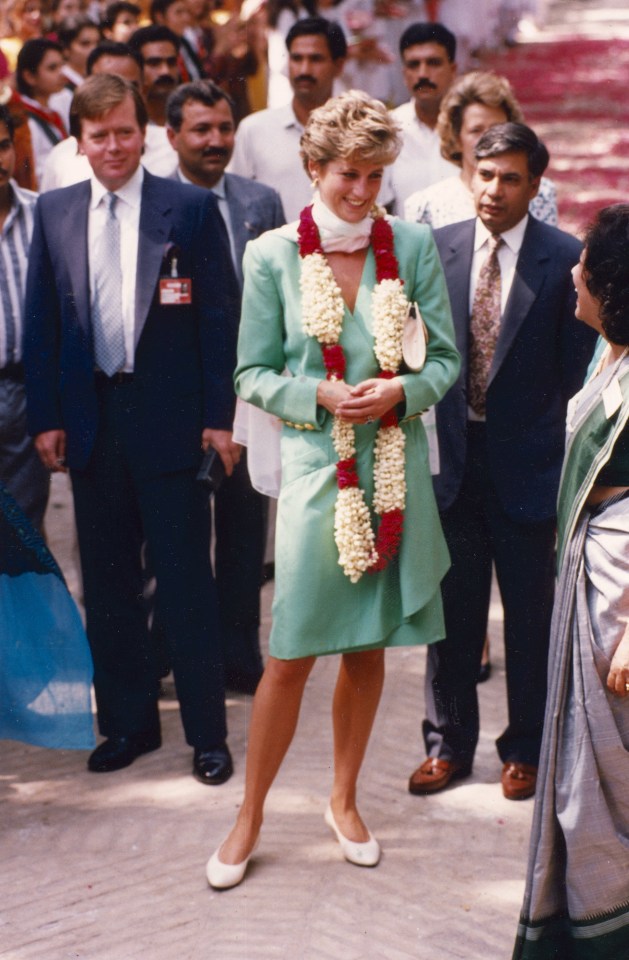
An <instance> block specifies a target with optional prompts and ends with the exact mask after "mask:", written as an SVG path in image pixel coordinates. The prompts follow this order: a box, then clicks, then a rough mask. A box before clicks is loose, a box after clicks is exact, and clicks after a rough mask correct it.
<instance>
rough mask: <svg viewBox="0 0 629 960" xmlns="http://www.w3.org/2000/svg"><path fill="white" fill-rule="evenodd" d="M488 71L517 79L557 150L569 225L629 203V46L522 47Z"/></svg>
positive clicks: (555, 165) (553, 168)
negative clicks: (616, 205) (620, 203)
mask: <svg viewBox="0 0 629 960" xmlns="http://www.w3.org/2000/svg"><path fill="white" fill-rule="evenodd" d="M483 66H485V67H486V68H487V69H492V70H495V71H496V72H497V73H502V74H504V75H505V76H507V77H508V78H509V80H510V81H511V83H512V85H513V88H514V90H515V92H516V95H517V97H518V99H519V101H520V103H521V104H522V108H523V110H524V114H525V118H526V121H527V122H528V123H529V124H530V125H531V126H532V127H533V128H534V129H535V131H536V132H537V133H538V134H539V135H540V136H541V138H542V139H543V140H544V141H545V143H546V146H547V147H548V149H549V151H550V167H549V170H548V176H550V177H551V178H552V179H553V180H554V181H555V183H556V185H557V193H558V198H559V220H560V226H561V227H563V228H564V229H566V230H569V231H571V232H576V231H577V230H579V229H580V228H582V227H583V226H584V225H585V224H586V223H587V222H588V220H589V219H590V218H591V216H592V214H593V213H594V212H595V211H596V210H598V209H600V207H603V206H605V205H607V204H609V203H617V202H619V201H629V163H628V162H627V158H629V96H628V94H627V91H628V89H629V41H627V40H587V39H584V38H583V37H575V38H573V39H570V38H566V39H561V40H557V41H552V42H542V43H526V44H520V45H518V46H517V47H515V48H512V49H511V50H508V51H507V52H506V53H504V54H501V55H498V56H496V55H494V56H488V57H486V58H485V59H484V63H483Z"/></svg>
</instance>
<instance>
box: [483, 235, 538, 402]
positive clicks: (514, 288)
mask: <svg viewBox="0 0 629 960" xmlns="http://www.w3.org/2000/svg"><path fill="white" fill-rule="evenodd" d="M537 227H538V225H537V222H536V221H535V220H533V219H532V218H529V222H528V225H527V228H526V231H525V234H524V240H523V241H522V247H521V248H520V254H519V256H518V260H517V263H516V267H515V273H514V276H513V283H512V284H511V290H510V291H509V299H508V300H507V305H506V307H505V312H504V316H503V318H502V323H501V324H500V333H499V334H498V342H497V343H496V351H495V353H494V358H493V360H492V364H491V369H490V371H489V380H488V382H487V385H488V386H489V384H490V383H491V381H492V380H493V378H494V377H495V375H496V373H497V372H498V370H499V369H500V365H501V364H502V363H503V361H504V359H505V357H506V356H507V354H508V352H509V350H510V349H511V345H512V344H513V341H514V340H515V338H516V337H517V335H518V332H519V330H520V327H521V326H522V324H523V323H524V321H525V319H526V317H527V314H528V312H529V310H530V309H531V307H532V306H533V304H534V303H535V300H536V299H537V296H538V294H539V291H540V289H541V287H542V284H543V282H544V279H545V277H546V272H547V269H548V262H549V260H550V256H549V252H548V250H547V248H546V245H545V243H544V238H543V237H541V236H539V235H538V234H539V231H538V229H537Z"/></svg>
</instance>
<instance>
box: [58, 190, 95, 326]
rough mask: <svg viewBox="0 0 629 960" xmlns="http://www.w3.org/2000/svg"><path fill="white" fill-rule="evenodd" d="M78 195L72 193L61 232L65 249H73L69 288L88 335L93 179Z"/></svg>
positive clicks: (70, 257)
mask: <svg viewBox="0 0 629 960" xmlns="http://www.w3.org/2000/svg"><path fill="white" fill-rule="evenodd" d="M81 188H82V189H80V190H79V196H78V197H76V194H73V197H72V202H71V203H69V205H68V207H67V208H66V211H65V215H64V224H63V229H62V235H63V237H64V238H65V250H68V251H71V255H70V256H69V257H68V273H69V275H70V289H71V290H72V293H73V295H74V298H75V302H76V312H77V317H78V319H79V323H80V324H81V326H82V327H83V329H84V331H85V333H86V334H89V329H90V275H89V263H88V258H87V252H88V246H87V224H88V217H89V205H90V197H91V194H92V190H91V186H90V182H89V181H87V182H85V183H84V184H81Z"/></svg>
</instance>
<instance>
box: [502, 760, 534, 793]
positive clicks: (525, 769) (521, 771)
mask: <svg viewBox="0 0 629 960" xmlns="http://www.w3.org/2000/svg"><path fill="white" fill-rule="evenodd" d="M500 780H501V783H502V792H503V794H504V795H505V797H506V798H507V800H526V799H527V798H528V797H532V796H533V794H534V793H535V787H536V785H537V767H534V766H533V765H532V764H530V763H518V762H517V761H515V760H508V761H507V763H505V765H504V766H503V768H502V776H501V778H500Z"/></svg>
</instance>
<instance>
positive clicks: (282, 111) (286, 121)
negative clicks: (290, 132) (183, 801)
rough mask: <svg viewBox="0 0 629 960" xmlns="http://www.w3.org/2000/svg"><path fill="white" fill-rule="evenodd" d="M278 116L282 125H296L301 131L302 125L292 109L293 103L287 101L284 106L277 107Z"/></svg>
mask: <svg viewBox="0 0 629 960" xmlns="http://www.w3.org/2000/svg"><path fill="white" fill-rule="evenodd" d="M276 109H277V113H278V116H279V117H280V118H281V121H282V126H283V127H287V128H288V127H296V128H297V129H298V130H299V131H300V132H302V133H303V130H304V128H303V125H302V124H301V123H300V122H299V120H298V119H297V114H296V113H295V111H294V110H293V104H292V101H291V103H287V104H286V105H285V106H284V107H277V108H276Z"/></svg>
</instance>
